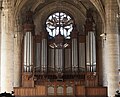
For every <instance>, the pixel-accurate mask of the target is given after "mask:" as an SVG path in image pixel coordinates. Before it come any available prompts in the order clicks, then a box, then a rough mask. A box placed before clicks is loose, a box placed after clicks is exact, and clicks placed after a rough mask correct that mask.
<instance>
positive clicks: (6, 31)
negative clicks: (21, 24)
mask: <svg viewBox="0 0 120 97" xmlns="http://www.w3.org/2000/svg"><path fill="white" fill-rule="evenodd" d="M8 3H9V5H8ZM3 7H4V10H3V13H4V16H3V15H2V16H1V25H2V28H1V92H5V91H6V92H8V93H10V92H11V91H12V90H13V84H14V82H13V76H14V68H13V64H14V62H13V60H14V55H13V41H14V40H13V39H14V38H13V25H14V23H13V13H12V9H11V8H12V6H11V3H10V2H7V0H4V2H3Z"/></svg>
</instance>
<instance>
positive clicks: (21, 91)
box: [14, 86, 45, 96]
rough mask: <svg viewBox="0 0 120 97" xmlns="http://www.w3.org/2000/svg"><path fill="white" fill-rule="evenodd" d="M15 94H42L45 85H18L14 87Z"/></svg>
mask: <svg viewBox="0 0 120 97" xmlns="http://www.w3.org/2000/svg"><path fill="white" fill-rule="evenodd" d="M14 92H15V96H43V95H45V86H37V87H31V88H30V87H29V88H28V87H18V88H16V87H15V88H14Z"/></svg>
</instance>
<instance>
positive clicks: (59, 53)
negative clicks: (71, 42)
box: [55, 49, 63, 72]
mask: <svg viewBox="0 0 120 97" xmlns="http://www.w3.org/2000/svg"><path fill="white" fill-rule="evenodd" d="M55 65H56V66H55V68H56V71H58V72H62V71H63V49H55Z"/></svg>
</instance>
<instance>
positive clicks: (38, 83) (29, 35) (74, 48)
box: [14, 10, 107, 97]
mask: <svg viewBox="0 0 120 97" xmlns="http://www.w3.org/2000/svg"><path fill="white" fill-rule="evenodd" d="M23 28H24V41H23V42H24V43H23V44H24V48H23V52H24V54H23V56H24V57H23V66H22V67H23V68H22V87H19V88H14V91H15V95H16V96H25V97H26V96H29V97H30V96H79V97H85V96H86V97H106V96H107V88H106V87H102V86H100V85H99V82H98V78H99V74H98V69H97V63H96V55H95V52H96V50H95V49H96V48H95V23H94V20H93V16H92V14H91V11H90V10H89V11H88V12H87V16H86V23H85V26H84V28H85V33H86V34H85V35H78V31H77V29H76V28H74V29H73V31H72V32H71V39H66V40H64V39H63V37H62V36H61V35H59V34H58V35H57V36H56V43H61V42H63V41H64V42H65V43H67V44H69V45H68V46H67V47H66V48H62V49H61V48H60V47H58V48H51V47H50V46H49V45H51V44H52V43H54V41H53V40H49V39H48V33H47V32H42V33H41V35H35V34H34V28H35V26H34V22H33V19H32V12H31V11H28V12H27V14H26V20H25V23H24V25H23ZM52 45H53V44H52ZM63 56H64V57H63ZM81 56H82V57H81ZM61 58H62V59H61ZM56 64H57V65H56Z"/></svg>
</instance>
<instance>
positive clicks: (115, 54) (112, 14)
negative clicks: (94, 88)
mask: <svg viewBox="0 0 120 97" xmlns="http://www.w3.org/2000/svg"><path fill="white" fill-rule="evenodd" d="M105 5H106V6H105V13H106V29H105V31H106V32H105V33H106V35H107V36H106V41H105V49H104V51H105V52H104V56H103V57H104V58H105V60H104V62H105V63H104V65H103V85H104V86H107V87H108V96H114V95H115V92H116V90H117V89H118V74H119V73H118V65H119V34H118V25H117V17H116V15H117V0H106V4H105Z"/></svg>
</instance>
